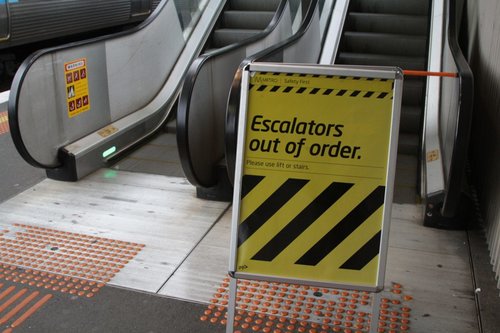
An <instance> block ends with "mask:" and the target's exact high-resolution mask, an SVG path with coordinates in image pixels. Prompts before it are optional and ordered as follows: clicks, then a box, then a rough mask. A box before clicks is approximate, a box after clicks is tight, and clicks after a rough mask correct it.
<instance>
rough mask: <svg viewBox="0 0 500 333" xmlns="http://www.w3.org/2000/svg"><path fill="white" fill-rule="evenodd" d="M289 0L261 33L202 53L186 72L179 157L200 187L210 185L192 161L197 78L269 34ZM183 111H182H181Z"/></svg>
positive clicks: (179, 119) (188, 175)
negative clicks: (213, 64) (191, 127)
mask: <svg viewBox="0 0 500 333" xmlns="http://www.w3.org/2000/svg"><path fill="white" fill-rule="evenodd" d="M287 2H288V0H282V1H281V2H280V4H279V6H278V9H277V10H276V12H275V14H274V16H273V18H272V20H271V22H270V23H269V24H268V26H267V27H266V28H265V29H264V30H263V31H262V32H260V33H258V34H256V35H254V36H252V37H250V38H248V39H245V40H243V41H241V42H238V43H233V44H231V45H227V46H225V47H222V48H219V49H215V50H212V51H210V52H208V53H205V54H202V55H200V56H199V57H198V58H196V60H195V61H194V62H193V63H192V64H191V66H190V67H189V70H188V72H187V74H186V78H185V79H184V84H183V87H182V91H181V95H180V97H179V105H178V108H177V110H178V112H177V126H176V128H177V131H176V132H177V148H178V151H179V157H180V160H181V164H182V169H183V171H184V174H185V176H186V178H187V179H188V180H189V182H190V183H191V184H193V185H195V186H198V187H210V186H209V185H208V184H203V182H202V181H200V179H199V178H198V177H197V175H196V173H195V172H194V166H193V164H192V161H191V157H190V156H191V152H190V149H189V121H188V120H189V109H190V104H191V96H192V94H193V89H194V85H195V82H196V78H197V77H198V74H199V73H200V71H201V69H202V67H203V65H204V64H205V63H206V62H207V61H209V60H211V59H213V58H216V57H218V56H221V55H224V54H227V53H229V52H231V51H234V50H237V49H240V48H243V47H245V46H247V45H249V44H251V43H254V42H256V41H258V40H260V39H263V38H265V37H266V36H268V35H269V34H270V33H271V32H272V31H273V30H274V29H275V28H276V27H277V25H278V23H279V21H280V19H281V18H282V14H283V12H284V10H285V7H286V4H287ZM179 111H181V112H179Z"/></svg>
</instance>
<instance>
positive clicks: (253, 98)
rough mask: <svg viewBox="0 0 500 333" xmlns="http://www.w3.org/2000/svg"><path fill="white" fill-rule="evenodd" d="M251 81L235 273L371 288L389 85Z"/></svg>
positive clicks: (311, 78)
mask: <svg viewBox="0 0 500 333" xmlns="http://www.w3.org/2000/svg"><path fill="white" fill-rule="evenodd" d="M251 74H252V75H251V79H250V86H249V91H248V109H247V118H246V138H245V143H244V154H243V176H242V182H241V184H242V185H241V191H240V192H241V202H240V216H239V225H238V235H237V237H238V241H237V255H236V258H237V262H236V268H237V271H238V272H241V273H244V274H249V275H259V276H260V275H264V276H272V277H287V278H292V279H299V280H307V281H318V282H328V283H334V284H342V285H356V286H366V287H376V286H377V277H378V270H379V261H380V258H379V253H380V246H381V234H382V222H383V209H384V198H385V189H386V182H387V168H388V162H389V161H388V158H389V147H390V133H391V122H392V113H393V112H392V111H393V110H392V108H393V101H392V99H393V85H394V80H389V79H374V78H358V77H341V76H326V75H322V76H320V75H305V74H288V73H260V72H253V73H251Z"/></svg>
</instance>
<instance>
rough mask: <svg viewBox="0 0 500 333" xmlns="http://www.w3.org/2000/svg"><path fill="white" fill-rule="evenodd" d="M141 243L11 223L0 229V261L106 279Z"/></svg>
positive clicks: (130, 256)
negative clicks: (11, 224)
mask: <svg viewBox="0 0 500 333" xmlns="http://www.w3.org/2000/svg"><path fill="white" fill-rule="evenodd" d="M143 247H144V245H143V244H137V243H130V242H123V241H119V240H114V239H109V238H102V237H95V236H88V235H83V234H78V233H72V232H66V231H59V230H55V229H50V228H41V227H35V226H30V225H24V224H14V225H13V226H12V227H9V228H7V229H5V230H3V231H2V230H0V258H1V261H2V262H3V263H6V264H10V265H16V266H20V267H23V268H27V269H35V270H39V271H42V272H50V273H54V274H60V275H66V276H71V277H75V278H79V279H87V280H93V281H99V282H104V283H107V282H109V281H110V280H111V279H112V278H113V277H114V276H115V275H116V274H117V273H118V272H119V271H120V270H121V269H122V268H123V267H125V265H126V264H127V263H128V262H129V261H130V260H132V259H133V258H134V257H135V256H136V255H137V253H139V251H141V250H142V248H143Z"/></svg>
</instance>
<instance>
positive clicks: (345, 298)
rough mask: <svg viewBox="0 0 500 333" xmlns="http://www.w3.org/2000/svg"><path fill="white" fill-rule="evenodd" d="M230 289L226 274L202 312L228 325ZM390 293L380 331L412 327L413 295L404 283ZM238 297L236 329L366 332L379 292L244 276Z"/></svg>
mask: <svg viewBox="0 0 500 333" xmlns="http://www.w3.org/2000/svg"><path fill="white" fill-rule="evenodd" d="M228 288H229V278H226V279H225V280H224V281H223V282H222V283H221V285H220V287H219V288H218V289H217V291H216V293H215V294H214V297H213V298H212V299H211V301H210V302H211V304H210V305H209V306H208V308H207V309H206V310H205V312H204V313H203V315H202V316H201V317H200V319H201V320H202V321H206V322H209V323H212V324H222V325H225V324H226V319H227V314H226V310H227V304H228V297H229V292H228ZM386 294H387V293H384V296H386ZM389 295H390V296H386V297H383V298H382V300H381V305H380V313H379V328H378V332H380V333H385V332H387V333H396V332H408V331H409V330H410V313H411V308H410V304H409V303H411V300H412V299H413V298H412V296H410V295H407V294H406V293H405V292H404V290H403V287H402V286H401V285H400V284H398V283H393V284H392V286H391V291H390V293H389ZM236 302H237V306H236V316H235V333H238V332H240V333H241V332H247V331H248V332H265V333H269V332H273V333H287V332H308V333H325V332H343V333H361V332H368V331H369V329H370V322H371V312H372V302H373V296H372V294H370V293H367V292H361V291H348V290H339V289H332V288H317V287H310V286H305V285H296V284H288V283H277V282H264V281H250V280H238V292H237V298H236Z"/></svg>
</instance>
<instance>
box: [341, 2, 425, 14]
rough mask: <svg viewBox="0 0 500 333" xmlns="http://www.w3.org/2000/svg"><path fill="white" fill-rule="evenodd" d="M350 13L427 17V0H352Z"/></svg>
mask: <svg viewBox="0 0 500 333" xmlns="http://www.w3.org/2000/svg"><path fill="white" fill-rule="evenodd" d="M350 8H351V11H355V12H365V13H386V14H402V15H428V13H429V1H428V0H377V1H374V0H353V1H351V7H350Z"/></svg>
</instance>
